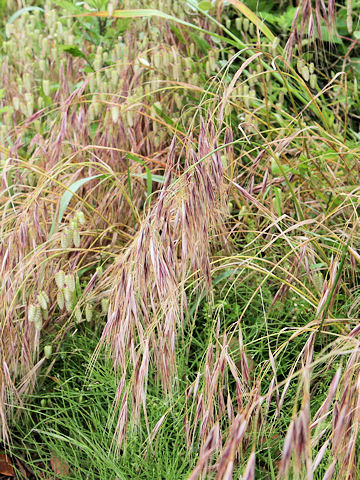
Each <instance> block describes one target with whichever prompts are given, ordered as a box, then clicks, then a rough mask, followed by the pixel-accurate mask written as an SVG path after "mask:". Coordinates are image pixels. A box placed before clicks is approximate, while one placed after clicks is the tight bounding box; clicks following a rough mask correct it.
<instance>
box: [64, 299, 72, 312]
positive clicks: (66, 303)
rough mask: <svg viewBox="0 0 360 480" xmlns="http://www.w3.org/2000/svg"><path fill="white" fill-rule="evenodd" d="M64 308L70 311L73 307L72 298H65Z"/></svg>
mask: <svg viewBox="0 0 360 480" xmlns="http://www.w3.org/2000/svg"><path fill="white" fill-rule="evenodd" d="M65 308H66V311H67V312H69V313H71V312H72V309H73V300H72V298H71V299H68V300H66V298H65Z"/></svg>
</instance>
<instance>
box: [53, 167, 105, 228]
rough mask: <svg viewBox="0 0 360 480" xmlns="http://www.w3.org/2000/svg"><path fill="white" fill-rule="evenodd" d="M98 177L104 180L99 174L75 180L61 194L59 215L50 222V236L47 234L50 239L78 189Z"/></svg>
mask: <svg viewBox="0 0 360 480" xmlns="http://www.w3.org/2000/svg"><path fill="white" fill-rule="evenodd" d="M100 177H101V178H104V177H105V175H103V174H99V175H93V176H92V177H86V178H81V179H80V180H77V181H76V182H75V183H73V184H72V185H70V187H69V188H68V189H67V190H66V192H64V193H63V194H62V196H61V198H60V206H59V215H58V216H57V217H56V216H55V217H54V219H53V221H52V225H51V229H50V234H49V236H50V237H51V235H52V234H53V233H54V232H55V228H56V226H59V225H60V223H61V220H62V218H63V216H64V213H65V211H66V209H67V207H68V205H69V203H70V200H71V199H72V197H73V196H74V193H76V192H77V191H78V190H79V188H80V187H82V186H83V185H85V183H87V182H90V180H94V178H100ZM56 219H57V221H56Z"/></svg>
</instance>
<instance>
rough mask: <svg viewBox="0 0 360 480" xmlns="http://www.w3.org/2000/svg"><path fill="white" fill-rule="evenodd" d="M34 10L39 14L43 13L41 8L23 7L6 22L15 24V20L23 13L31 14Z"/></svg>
mask: <svg viewBox="0 0 360 480" xmlns="http://www.w3.org/2000/svg"><path fill="white" fill-rule="evenodd" d="M34 10H39V11H40V12H43V11H44V9H43V8H41V7H24V8H21V9H20V10H18V11H17V12H15V13H14V15H12V16H11V17H10V18H9V20H8V22H7V23H13V22H15V20H16V19H17V18H18V17H20V15H22V14H23V13H25V12H33V11H34Z"/></svg>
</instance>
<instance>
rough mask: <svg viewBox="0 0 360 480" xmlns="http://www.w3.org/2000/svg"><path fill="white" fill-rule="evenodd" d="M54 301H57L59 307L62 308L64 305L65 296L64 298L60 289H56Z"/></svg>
mask: <svg viewBox="0 0 360 480" xmlns="http://www.w3.org/2000/svg"><path fill="white" fill-rule="evenodd" d="M56 301H57V304H58V307H59V309H60V310H62V309H63V308H64V306H65V298H64V293H63V292H62V290H59V291H58V293H57V296H56Z"/></svg>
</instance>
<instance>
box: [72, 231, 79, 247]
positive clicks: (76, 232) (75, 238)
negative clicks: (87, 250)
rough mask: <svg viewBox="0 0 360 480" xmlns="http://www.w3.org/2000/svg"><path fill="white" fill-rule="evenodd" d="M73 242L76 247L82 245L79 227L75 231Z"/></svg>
mask: <svg viewBox="0 0 360 480" xmlns="http://www.w3.org/2000/svg"><path fill="white" fill-rule="evenodd" d="M73 242H74V245H75V247H76V248H79V247H80V232H79V230H77V229H76V230H74V231H73Z"/></svg>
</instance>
